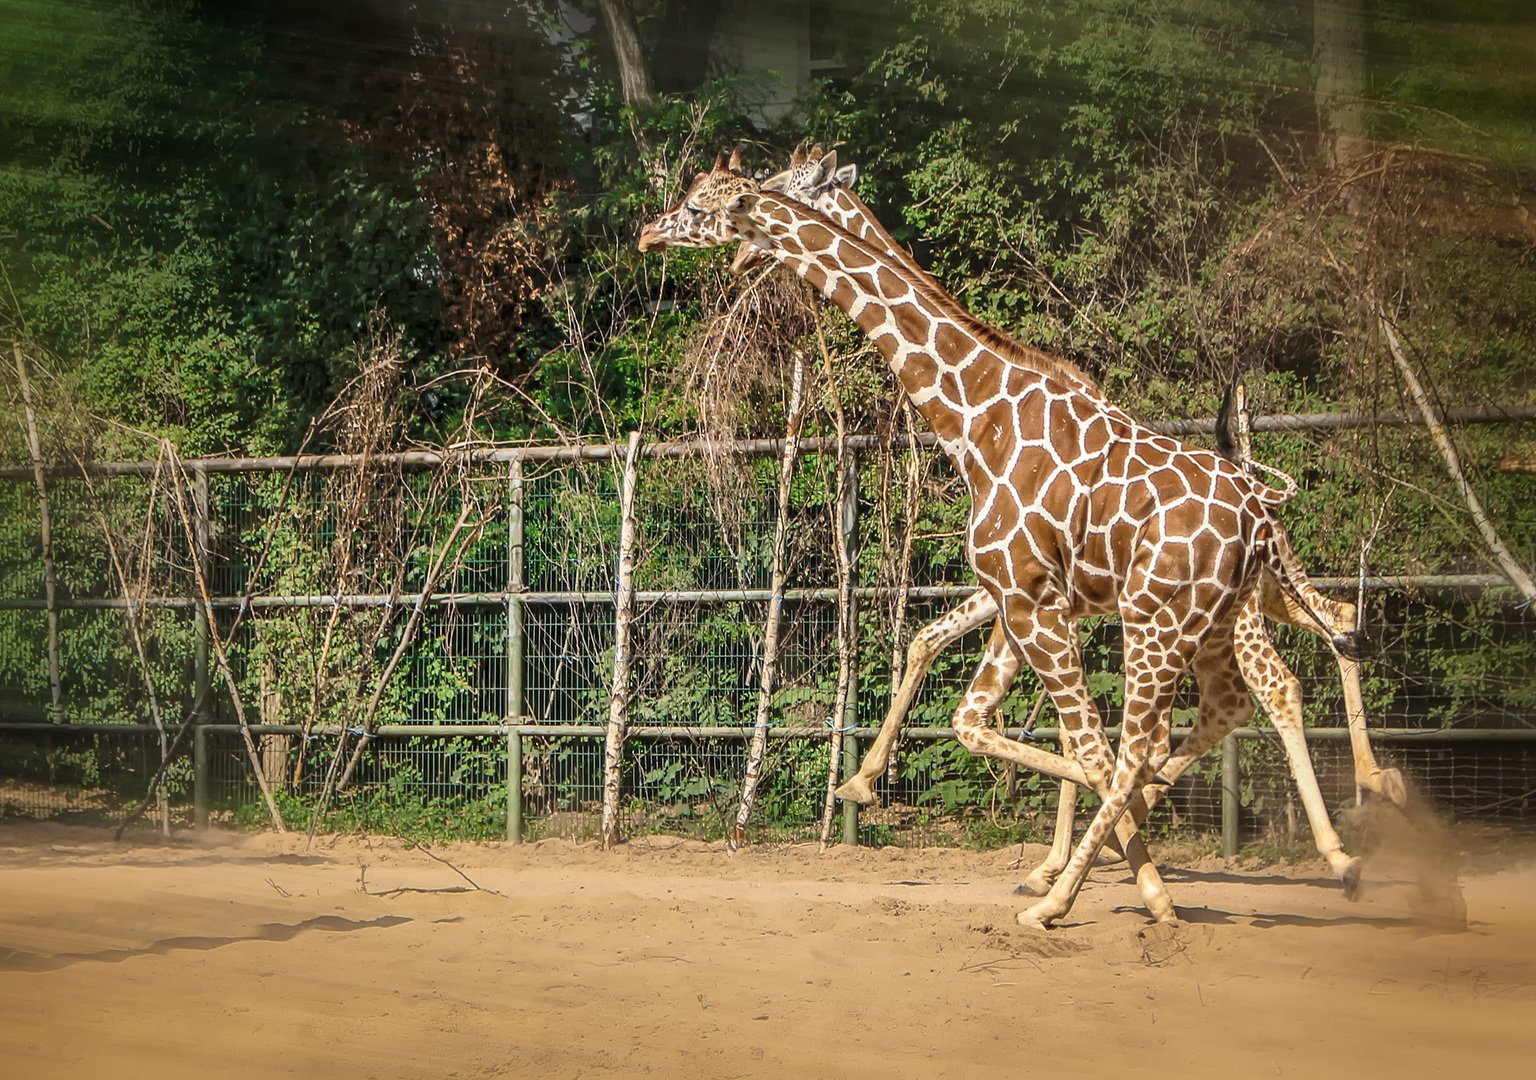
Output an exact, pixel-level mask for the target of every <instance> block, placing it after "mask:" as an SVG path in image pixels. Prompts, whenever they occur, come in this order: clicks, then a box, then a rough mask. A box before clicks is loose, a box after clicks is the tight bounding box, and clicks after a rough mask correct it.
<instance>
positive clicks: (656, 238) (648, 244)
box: [635, 225, 667, 251]
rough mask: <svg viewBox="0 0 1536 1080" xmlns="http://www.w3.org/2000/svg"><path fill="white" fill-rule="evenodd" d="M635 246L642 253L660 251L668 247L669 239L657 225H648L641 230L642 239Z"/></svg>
mask: <svg viewBox="0 0 1536 1080" xmlns="http://www.w3.org/2000/svg"><path fill="white" fill-rule="evenodd" d="M635 246H636V247H638V248H639V249H640V250H641V251H660V250H662V249H663V248H665V247H666V246H667V238H666V235H665V234H664V233H663V232H662V231H661V230H660V229H658V228H656V226H655V225H647V226H646V227H645V228H643V229H641V230H640V239H639V240H638V241H637V242H636V244H635Z"/></svg>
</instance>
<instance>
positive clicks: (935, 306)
mask: <svg viewBox="0 0 1536 1080" xmlns="http://www.w3.org/2000/svg"><path fill="white" fill-rule="evenodd" d="M733 164H734V162H733ZM741 240H744V241H747V242H749V243H751V244H753V245H755V246H757V247H760V248H762V249H764V250H765V251H767V252H768V253H769V254H770V255H772V256H773V257H774V258H775V259H777V260H778V261H780V262H782V263H784V264H786V265H788V266H790V267H791V268H792V269H794V270H795V271H796V272H797V273H799V274H800V275H801V276H802V277H804V278H806V280H808V281H809V282H810V283H811V284H812V285H813V286H814V287H816V288H818V289H820V290H821V291H822V293H823V294H824V295H825V296H827V297H828V298H829V299H831V300H832V301H833V303H835V304H837V305H838V306H839V307H840V308H842V309H843V310H844V311H845V312H846V313H847V314H848V315H849V316H850V317H851V318H852V319H853V320H854V321H855V323H856V324H857V325H858V326H859V327H860V328H861V329H862V330H863V331H864V332H865V334H866V335H868V336H869V338H870V339H871V340H872V341H873V343H874V344H875V345H876V347H877V348H878V349H880V351H881V353H882V354H883V355H884V356H885V357H886V359H887V362H888V364H889V365H890V367H891V368H892V371H893V372H894V374H895V375H896V377H897V379H898V381H899V382H900V383H901V385H902V388H903V390H904V391H905V393H906V394H907V395H908V396H909V398H910V399H911V400H912V402H913V404H914V406H915V407H916V408H917V410H918V411H919V412H920V413H921V414H922V415H923V417H924V419H925V420H926V421H927V423H928V424H929V426H930V427H931V428H932V429H933V430H934V432H935V434H936V435H937V436H938V440H939V443H940V445H941V446H942V447H943V448H944V450H945V452H946V453H948V454H949V455H950V457H951V458H952V459H953V460H954V462H955V465H956V467H957V469H958V471H959V472H960V475H961V476H962V477H963V478H964V479H965V481H966V484H967V487H968V488H969V490H970V493H971V516H970V528H969V534H968V545H967V546H968V554H969V557H970V560H971V563H972V567H973V569H974V570H975V571H976V574H977V577H978V578H979V579H980V581H981V582H982V584H983V586H984V587H985V588H986V589H987V591H988V592H989V593H990V594H991V596H992V599H993V600H994V601H995V602H996V603H997V605H998V608H999V618H998V620H997V622H996V624H995V626H994V630H993V633H992V636H991V639H990V641H989V643H988V646H987V650H986V655H985V656H984V657H983V659H982V662H981V665H980V668H979V670H978V671H977V674H976V676H975V678H974V679H973V680H972V682H971V686H970V689H969V691H968V692H967V693H966V695H965V698H964V700H963V701H962V703H961V705H960V708H959V709H958V710H957V712H956V714H955V718H954V727H955V731H956V734H957V736H958V737H959V738H960V740H961V741H962V742H963V743H964V744H965V745H966V746H967V747H969V748H970V749H972V750H975V751H978V752H982V753H987V754H989V755H992V756H996V757H1000V758H1003V759H1004V760H1010V761H1016V762H1018V763H1020V764H1025V765H1029V766H1031V767H1037V768H1041V769H1042V771H1045V772H1047V773H1048V774H1049V775H1054V776H1057V777H1058V778H1064V779H1070V780H1073V781H1075V782H1082V780H1084V779H1087V780H1088V781H1089V782H1090V783H1091V784H1092V786H1093V787H1094V789H1095V790H1096V791H1098V792H1100V794H1101V796H1102V800H1103V801H1102V803H1101V805H1100V807H1099V810H1098V812H1097V813H1096V814H1095V815H1094V818H1093V821H1092V823H1091V824H1090V825H1089V827H1088V829H1087V832H1086V834H1085V835H1084V837H1083V839H1082V841H1081V842H1080V843H1079V844H1078V845H1077V847H1076V849H1075V850H1074V851H1073V854H1072V857H1071V859H1070V860H1069V862H1068V864H1067V866H1066V868H1065V869H1064V870H1063V872H1062V874H1061V876H1060V877H1058V878H1057V880H1056V881H1055V883H1054V884H1053V885H1052V886H1051V888H1050V890H1049V892H1047V894H1046V895H1045V896H1044V897H1043V898H1041V899H1040V900H1039V901H1037V902H1036V903H1035V904H1034V905H1032V906H1031V907H1030V908H1029V909H1027V910H1026V911H1024V912H1022V913H1021V914H1020V916H1019V919H1020V921H1021V922H1023V923H1025V924H1029V925H1036V926H1041V927H1044V926H1046V925H1049V924H1050V923H1051V922H1053V921H1055V920H1056V919H1059V918H1060V917H1061V916H1062V915H1063V914H1065V913H1066V912H1067V911H1068V910H1069V909H1070V907H1071V905H1072V902H1073V900H1074V899H1075V897H1076V895H1077V892H1078V890H1079V889H1080V888H1081V885H1082V882H1083V879H1084V877H1085V875H1086V873H1087V870H1088V868H1089V866H1090V864H1091V863H1092V861H1093V859H1094V858H1095V856H1096V855H1097V853H1098V851H1099V849H1100V848H1101V847H1102V846H1103V844H1104V842H1105V840H1106V839H1107V837H1108V836H1109V834H1110V833H1111V831H1113V830H1116V829H1117V828H1118V829H1119V830H1120V833H1119V834H1120V836H1121V838H1122V840H1126V841H1136V839H1137V837H1136V833H1135V830H1134V824H1132V823H1131V822H1125V823H1124V825H1128V826H1130V829H1129V832H1127V831H1126V829H1125V828H1124V827H1123V826H1122V823H1121V817H1122V815H1123V814H1124V812H1125V810H1126V809H1127V808H1128V806H1129V805H1130V803H1131V802H1132V800H1133V799H1134V798H1135V797H1136V796H1137V795H1139V793H1140V790H1141V787H1142V785H1143V784H1145V783H1147V782H1150V781H1151V780H1153V778H1154V777H1153V772H1152V770H1151V768H1150V766H1151V763H1152V760H1153V756H1154V753H1155V752H1156V751H1157V750H1158V748H1160V747H1166V746H1167V745H1168V731H1169V712H1170V710H1171V707H1172V704H1173V696H1174V691H1175V689H1176V687H1177V684H1178V682H1179V681H1180V679H1181V678H1182V677H1183V675H1184V674H1185V673H1187V672H1193V674H1194V675H1195V678H1196V680H1197V683H1198V685H1199V689H1200V720H1199V721H1198V722H1197V726H1196V731H1195V733H1193V734H1192V735H1191V736H1190V739H1189V740H1188V741H1187V742H1186V743H1185V746H1184V747H1181V749H1185V748H1189V749H1193V747H1191V746H1190V744H1191V743H1198V742H1199V741H1200V739H1201V735H1202V733H1207V732H1209V731H1211V730H1223V731H1224V730H1230V729H1231V728H1232V727H1235V726H1239V725H1241V724H1243V723H1246V721H1247V719H1248V716H1249V715H1251V713H1252V710H1253V705H1252V702H1251V701H1250V699H1249V697H1248V693H1247V688H1246V685H1245V684H1244V682H1243V678H1242V673H1241V670H1240V668H1239V666H1238V663H1237V659H1236V656H1235V654H1234V651H1233V628H1234V625H1235V623H1236V618H1237V614H1238V610H1239V608H1240V606H1241V604H1242V602H1243V601H1244V600H1245V599H1246V598H1247V596H1248V594H1249V593H1250V592H1251V591H1252V590H1253V589H1254V588H1255V587H1256V586H1257V585H1258V584H1259V579H1260V576H1261V574H1262V572H1263V571H1264V570H1265V569H1267V570H1268V571H1269V572H1270V573H1271V574H1272V575H1273V577H1274V580H1275V582H1276V584H1277V585H1278V587H1279V588H1280V589H1281V590H1282V592H1283V593H1285V594H1287V595H1288V596H1289V598H1290V600H1291V602H1292V603H1294V604H1295V605H1297V607H1298V608H1299V609H1301V610H1303V611H1305V610H1307V607H1308V605H1307V602H1306V598H1305V594H1304V593H1303V591H1302V590H1303V587H1304V586H1305V583H1306V578H1305V574H1304V573H1303V572H1302V571H1301V569H1300V567H1299V566H1298V565H1297V563H1296V560H1295V557H1294V554H1293V553H1292V552H1291V549H1290V545H1289V541H1288V538H1287V537H1286V535H1285V532H1284V530H1283V529H1282V528H1281V526H1280V525H1279V523H1278V522H1277V521H1275V520H1274V518H1273V517H1272V515H1271V513H1270V507H1271V506H1272V505H1273V504H1275V503H1277V502H1279V501H1282V496H1281V495H1279V494H1278V493H1276V492H1274V491H1273V490H1271V489H1269V488H1267V487H1265V486H1264V485H1262V484H1260V483H1258V482H1257V481H1256V480H1254V479H1253V478H1251V477H1250V476H1248V474H1246V473H1245V472H1243V471H1242V470H1240V469H1238V468H1237V467H1236V466H1234V465H1233V464H1232V463H1231V462H1228V461H1226V460H1225V459H1223V458H1221V457H1219V456H1218V455H1216V454H1214V453H1212V452H1210V451H1205V450H1199V449H1195V448H1192V447H1187V446H1184V445H1183V444H1181V443H1179V442H1177V441H1176V440H1173V439H1170V438H1168V437H1166V436H1162V435H1158V434H1156V433H1155V432H1152V431H1150V430H1148V429H1146V428H1143V427H1141V426H1140V425H1138V424H1137V423H1136V422H1135V421H1134V420H1132V419H1130V418H1129V417H1127V416H1125V414H1123V413H1121V412H1119V410H1115V409H1112V408H1107V407H1106V406H1105V405H1104V403H1103V402H1102V401H1100V400H1098V399H1096V398H1094V397H1091V396H1089V395H1087V394H1085V393H1083V392H1082V390H1081V389H1080V388H1079V387H1077V386H1075V385H1074V384H1073V382H1071V381H1066V380H1063V379H1062V378H1059V377H1058V376H1059V374H1060V372H1061V370H1062V362H1061V361H1058V360H1056V359H1055V358H1053V357H1050V356H1048V355H1046V354H1043V353H1034V352H1033V350H1031V351H1030V354H1031V357H1032V359H1033V360H1034V361H1035V366H1034V367H1033V368H1029V367H1025V366H1024V365H1022V364H1020V363H1018V362H1017V361H1016V360H1015V361H1014V362H1012V363H1010V362H1009V361H1008V360H1006V359H1004V358H1003V357H1002V356H1000V355H999V354H998V352H997V351H996V349H995V348H994V347H993V341H994V339H995V338H996V337H997V335H995V334H986V333H983V332H981V331H980V330H979V329H977V328H976V327H975V326H974V325H972V324H971V320H969V317H968V316H965V315H963V314H962V313H957V312H955V311H954V310H953V308H952V304H951V303H949V302H947V298H946V297H944V296H942V295H940V294H938V293H936V292H935V291H934V290H932V289H928V288H925V287H924V286H923V283H922V282H919V281H913V280H909V279H908V278H907V277H906V276H904V275H903V273H902V272H901V264H900V262H899V261H898V260H895V259H893V258H892V257H891V256H890V255H889V254H888V253H886V252H884V251H882V250H880V249H877V248H873V247H871V246H870V245H868V244H866V243H864V242H862V241H860V240H859V239H857V238H856V237H854V236H853V235H852V234H850V233H848V232H847V231H845V230H843V229H842V228H840V227H839V226H837V225H836V224H835V223H833V222H832V221H831V220H830V219H829V218H827V217H825V216H824V215H822V214H820V213H819V212H817V211H815V210H813V209H811V208H809V207H806V206H804V205H802V204H800V203H797V202H795V201H793V200H790V199H786V198H784V197H782V196H780V195H777V194H774V193H771V192H765V191H762V190H761V189H760V187H759V185H758V184H756V183H755V182H754V181H752V180H751V179H750V178H748V177H745V176H742V175H740V174H739V173H737V172H736V171H735V170H734V169H732V168H730V167H728V166H727V163H726V162H725V161H724V159H723V156H722V159H721V160H718V161H717V162H716V165H715V168H713V169H712V170H710V171H709V172H706V173H701V174H699V176H698V177H696V178H695V180H694V182H693V184H692V185H691V186H690V187H689V189H688V192H687V194H686V195H685V196H684V199H683V201H682V203H681V204H680V205H679V206H678V207H676V208H675V209H674V210H672V211H670V212H669V213H667V214H665V215H663V216H662V217H661V218H658V219H657V220H656V221H654V222H652V223H651V224H650V225H648V226H646V228H645V229H644V230H643V231H642V233H641V237H640V247H641V250H651V249H655V248H659V247H664V246H666V245H668V244H687V245H691V246H720V245H724V244H728V243H732V242H736V241H741ZM1314 595H1315V594H1314ZM1108 613H1118V614H1119V616H1120V620H1121V626H1122V632H1123V638H1124V651H1125V679H1126V687H1125V707H1124V726H1123V735H1122V737H1121V741H1120V747H1119V752H1118V755H1117V757H1115V758H1114V759H1113V760H1112V761H1111V760H1110V759H1109V755H1108V751H1107V748H1106V746H1105V745H1104V740H1103V735H1102V730H1101V728H1100V727H1099V726H1098V725H1097V724H1096V723H1090V722H1086V720H1085V717H1086V716H1087V715H1088V714H1089V712H1088V710H1091V709H1092V702H1091V701H1088V702H1087V705H1086V708H1085V707H1084V705H1083V703H1082V702H1081V701H1080V700H1079V698H1080V697H1082V696H1083V695H1082V692H1081V687H1082V686H1083V679H1082V676H1081V663H1080V657H1079V655H1078V643H1077V637H1076V628H1075V622H1076V621H1077V620H1079V619H1081V618H1083V617H1086V616H1088V615H1093V614H1108ZM1311 617H1312V618H1313V619H1314V620H1315V621H1316V622H1317V623H1318V624H1319V625H1320V626H1321V627H1325V628H1326V624H1325V623H1323V620H1322V619H1321V618H1320V617H1318V616H1315V615H1313V616H1311ZM1334 640H1335V645H1336V647H1339V648H1346V647H1347V646H1348V644H1349V643H1348V641H1347V639H1345V638H1343V637H1342V636H1340V637H1337V638H1335V639H1334ZM1026 658H1027V659H1028V660H1029V661H1030V663H1031V664H1032V665H1033V666H1034V667H1035V669H1036V671H1037V673H1039V674H1040V675H1041V680H1042V683H1043V684H1044V685H1045V687H1046V689H1047V691H1048V692H1050V693H1051V694H1052V697H1053V699H1054V700H1055V701H1056V703H1057V709H1058V713H1059V714H1060V716H1061V723H1062V730H1063V732H1064V734H1065V737H1066V738H1067V739H1068V740H1069V743H1070V745H1071V747H1072V750H1073V756H1074V757H1075V758H1076V760H1077V761H1078V762H1080V763H1081V768H1078V767H1077V766H1075V765H1073V763H1072V762H1069V761H1065V760H1063V759H1062V758H1060V757H1058V756H1057V755H1054V754H1048V753H1045V752H1044V751H1040V750H1037V749H1035V748H1033V747H1028V746H1025V745H1023V744H1020V743H1018V742H1016V741H1014V740H1012V739H1008V738H1007V737H1006V736H1004V735H1002V734H1001V733H999V732H996V731H993V730H992V729H991V728H990V726H989V724H988V720H989V718H990V716H991V715H992V713H993V711H994V710H995V709H996V707H997V705H998V703H999V702H1000V701H1001V700H1002V697H1003V696H1004V694H1006V692H1007V690H1008V688H1009V686H1010V684H1011V683H1012V681H1013V677H1014V675H1015V674H1016V673H1017V671H1018V667H1019V665H1020V663H1021V662H1022V661H1023V660H1024V659H1026ZM1058 673H1065V674H1064V675H1063V674H1058ZM1199 749H1200V750H1203V749H1204V747H1203V746H1200V747H1199ZM1127 854H1128V855H1131V849H1130V847H1128V848H1127ZM1132 859H1133V864H1135V863H1136V862H1137V860H1136V858H1135V856H1134V855H1132ZM1135 869H1136V870H1137V880H1138V883H1139V884H1140V885H1141V886H1142V895H1143V898H1144V900H1145V901H1146V902H1147V905H1148V909H1149V911H1150V912H1151V914H1152V915H1153V917H1154V918H1156V919H1160V920H1161V919H1168V918H1173V917H1175V912H1174V910H1173V907H1172V903H1171V902H1170V901H1169V900H1168V897H1167V893H1166V890H1165V889H1164V888H1163V886H1162V882H1161V880H1160V879H1159V878H1158V877H1157V874H1156V870H1155V868H1154V867H1152V866H1151V864H1150V862H1143V863H1142V864H1141V865H1139V866H1136V867H1135Z"/></svg>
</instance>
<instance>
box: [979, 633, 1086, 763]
mask: <svg viewBox="0 0 1536 1080" xmlns="http://www.w3.org/2000/svg"><path fill="white" fill-rule="evenodd" d="M1019 663H1020V661H1019V655H1018V653H1017V652H1015V650H1014V648H1013V647H1012V645H1011V644H1010V643H1009V641H1008V636H1007V634H1006V632H1005V631H1004V629H1003V625H1002V622H1001V621H999V622H997V623H996V624H994V626H993V627H992V636H991V637H990V638H988V639H987V649H986V652H985V653H984V654H983V655H982V658H981V663H980V664H979V665H978V666H977V669H976V674H975V675H974V676H973V677H972V679H971V685H970V686H969V687H968V688H967V689H966V692H965V696H964V697H963V698H962V699H961V701H960V707H959V708H958V709H956V710H955V717H954V726H955V737H956V738H958V739H959V740H960V744H961V745H962V746H964V747H965V748H966V749H967V750H969V751H970V752H971V753H973V754H982V755H984V756H986V757H994V758H998V759H1000V760H1002V761H1011V762H1013V763H1015V764H1017V765H1023V766H1024V767H1025V768H1029V769H1034V770H1035V771H1036V772H1040V773H1044V774H1045V775H1046V776H1053V777H1055V778H1056V779H1058V780H1070V781H1071V782H1072V783H1074V784H1085V785H1086V784H1087V783H1088V779H1087V777H1086V776H1084V775H1083V770H1082V768H1081V767H1079V766H1078V764H1077V763H1076V762H1074V761H1069V760H1068V759H1067V758H1064V757H1062V756H1061V755H1060V754H1052V753H1048V752H1047V751H1045V750H1040V749H1037V748H1036V747H1033V746H1029V745H1027V744H1025V743H1021V742H1019V741H1018V740H1017V739H1010V738H1008V736H1006V735H1004V734H1003V733H1002V732H1000V731H998V730H996V729H995V728H993V727H992V724H991V720H992V715H993V714H994V713H995V712H997V707H998V705H1000V704H1002V700H1003V698H1004V697H1005V696H1006V695H1007V693H1008V688H1009V687H1010V686H1012V685H1013V680H1014V676H1016V675H1017V674H1018V672H1019Z"/></svg>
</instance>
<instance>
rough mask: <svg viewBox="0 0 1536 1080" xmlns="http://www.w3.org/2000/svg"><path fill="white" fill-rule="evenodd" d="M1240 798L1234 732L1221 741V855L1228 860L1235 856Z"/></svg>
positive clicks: (1239, 771) (1241, 796)
mask: <svg viewBox="0 0 1536 1080" xmlns="http://www.w3.org/2000/svg"><path fill="white" fill-rule="evenodd" d="M1242 798H1243V776H1242V764H1241V762H1240V761H1239V759H1238V751H1237V734H1236V733H1235V732H1234V733H1232V734H1230V735H1228V736H1227V737H1226V738H1224V739H1222V740H1221V853H1222V854H1223V855H1225V856H1227V857H1228V858H1231V857H1232V856H1233V855H1236V854H1237V812H1238V808H1239V806H1240V805H1241V803H1242Z"/></svg>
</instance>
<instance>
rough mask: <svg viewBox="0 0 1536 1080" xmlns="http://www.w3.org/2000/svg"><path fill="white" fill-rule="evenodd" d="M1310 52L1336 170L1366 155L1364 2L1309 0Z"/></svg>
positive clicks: (1330, 157)
mask: <svg viewBox="0 0 1536 1080" xmlns="http://www.w3.org/2000/svg"><path fill="white" fill-rule="evenodd" d="M1312 50H1313V58H1314V61H1315V63H1316V70H1317V113H1318V124H1319V127H1320V128H1321V130H1322V140H1323V148H1324V150H1325V151H1326V153H1327V155H1328V163H1329V165H1331V166H1332V167H1333V168H1335V169H1340V168H1348V167H1349V166H1350V165H1351V164H1353V163H1354V162H1355V161H1357V160H1358V159H1359V158H1361V157H1363V156H1365V154H1366V153H1367V152H1368V149H1369V147H1368V146H1367V143H1366V131H1365V94H1366V54H1365V9H1364V0H1313V3H1312Z"/></svg>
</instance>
